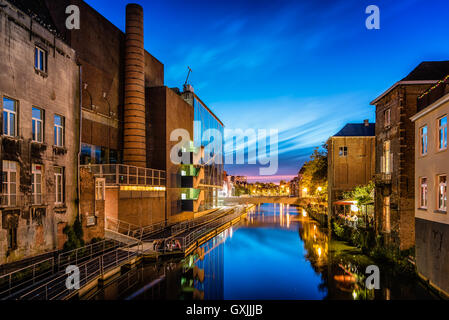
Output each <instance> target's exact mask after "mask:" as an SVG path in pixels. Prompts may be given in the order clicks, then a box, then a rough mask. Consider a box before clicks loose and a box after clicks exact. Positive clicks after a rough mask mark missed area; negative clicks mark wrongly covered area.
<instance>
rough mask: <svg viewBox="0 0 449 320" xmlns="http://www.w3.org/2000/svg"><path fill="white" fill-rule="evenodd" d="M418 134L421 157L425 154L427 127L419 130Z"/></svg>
mask: <svg viewBox="0 0 449 320" xmlns="http://www.w3.org/2000/svg"><path fill="white" fill-rule="evenodd" d="M419 133H420V136H421V155H426V154H427V126H424V127H422V128H421V129H419Z"/></svg>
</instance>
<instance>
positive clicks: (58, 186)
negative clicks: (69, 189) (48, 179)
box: [55, 167, 65, 204]
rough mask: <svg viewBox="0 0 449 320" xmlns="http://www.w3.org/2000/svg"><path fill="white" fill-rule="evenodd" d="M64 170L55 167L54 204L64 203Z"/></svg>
mask: <svg viewBox="0 0 449 320" xmlns="http://www.w3.org/2000/svg"><path fill="white" fill-rule="evenodd" d="M64 180H65V179H64V168H62V167H55V193H56V201H55V203H56V204H63V203H64V191H65V186H64Z"/></svg>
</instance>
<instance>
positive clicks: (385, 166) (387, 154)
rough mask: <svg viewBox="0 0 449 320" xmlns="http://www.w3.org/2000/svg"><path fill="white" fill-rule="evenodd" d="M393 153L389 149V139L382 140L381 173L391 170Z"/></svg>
mask: <svg viewBox="0 0 449 320" xmlns="http://www.w3.org/2000/svg"><path fill="white" fill-rule="evenodd" d="M392 156H393V155H392V154H391V151H390V141H384V144H383V156H382V168H381V171H382V173H388V174H389V173H391V172H392V162H393V161H392V160H393V157H392Z"/></svg>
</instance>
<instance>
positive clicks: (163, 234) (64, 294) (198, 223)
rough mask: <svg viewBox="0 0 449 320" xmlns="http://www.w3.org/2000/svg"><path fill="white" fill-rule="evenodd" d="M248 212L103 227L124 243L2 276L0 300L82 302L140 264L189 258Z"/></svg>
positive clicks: (75, 253) (233, 208) (223, 210)
mask: <svg viewBox="0 0 449 320" xmlns="http://www.w3.org/2000/svg"><path fill="white" fill-rule="evenodd" d="M250 207H252V206H247V205H238V206H230V207H223V208H220V209H218V210H216V211H214V212H211V213H209V214H208V215H205V216H202V217H199V218H196V219H192V220H189V221H185V222H180V223H176V224H173V225H169V226H161V225H157V226H156V225H154V226H149V227H145V228H135V227H133V226H126V224H125V223H121V222H117V221H116V223H118V226H117V227H115V228H113V227H112V223H109V224H108V223H107V227H109V228H111V229H113V230H111V229H110V231H111V232H113V233H115V234H116V235H122V236H124V237H126V241H118V240H115V239H114V240H113V239H108V240H105V241H102V242H99V243H96V244H92V245H90V246H86V247H83V248H79V249H76V250H72V251H70V252H65V253H62V254H60V255H59V256H58V257H57V258H56V259H55V258H50V259H47V260H44V261H40V262H38V263H36V264H35V265H31V266H28V267H25V268H23V269H20V270H16V271H14V272H12V273H9V274H5V275H2V276H0V299H14V300H61V299H70V298H73V297H76V296H82V295H83V294H85V293H86V292H88V291H89V290H91V289H93V288H95V287H97V286H99V285H102V283H104V281H106V280H107V279H109V278H111V277H112V276H114V275H116V274H119V273H120V272H121V270H122V269H123V268H125V269H126V270H128V269H129V268H132V266H133V265H135V264H136V263H138V262H140V261H142V260H147V261H148V260H150V261H153V260H155V259H159V258H163V257H173V256H179V257H184V256H185V255H188V254H189V253H191V252H192V251H193V250H194V249H195V248H196V247H197V246H199V245H201V244H202V243H204V242H205V241H207V240H208V239H210V238H211V237H213V236H215V235H216V234H217V232H218V233H219V232H221V231H222V230H224V229H226V228H227V227H229V226H230V225H232V224H234V223H237V222H238V221H240V219H241V218H242V217H243V216H245V214H246V212H247V210H248V209H249V208H250ZM118 238H119V237H118ZM69 265H74V266H76V267H78V270H79V276H80V277H79V280H80V289H68V288H67V286H66V280H67V274H66V267H67V266H69Z"/></svg>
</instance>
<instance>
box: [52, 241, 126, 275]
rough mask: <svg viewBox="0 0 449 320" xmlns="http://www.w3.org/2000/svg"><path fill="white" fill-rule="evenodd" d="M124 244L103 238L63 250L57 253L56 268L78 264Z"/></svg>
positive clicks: (60, 268)
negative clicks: (82, 245)
mask: <svg viewBox="0 0 449 320" xmlns="http://www.w3.org/2000/svg"><path fill="white" fill-rule="evenodd" d="M122 246H124V244H123V243H121V242H119V241H117V240H112V239H108V240H103V241H99V242H96V243H92V244H90V245H87V246H84V247H81V248H77V249H73V250H70V251H66V252H63V253H61V254H59V255H58V261H57V262H58V270H62V269H65V267H67V266H68V265H78V264H80V263H82V262H85V261H87V260H90V259H92V258H94V257H95V256H98V255H100V254H103V253H105V252H106V251H109V250H112V249H116V248H119V247H122Z"/></svg>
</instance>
